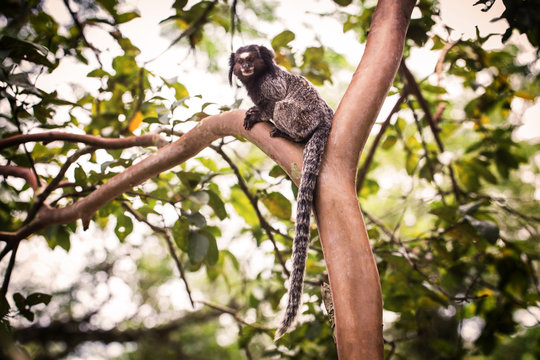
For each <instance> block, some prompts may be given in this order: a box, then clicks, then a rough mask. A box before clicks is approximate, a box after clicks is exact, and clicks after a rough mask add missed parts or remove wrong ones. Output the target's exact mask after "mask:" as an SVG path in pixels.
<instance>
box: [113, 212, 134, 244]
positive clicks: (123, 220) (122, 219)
mask: <svg viewBox="0 0 540 360" xmlns="http://www.w3.org/2000/svg"><path fill="white" fill-rule="evenodd" d="M132 231H133V221H132V220H131V218H130V217H129V216H127V215H123V214H122V215H120V216H117V218H116V227H115V228H114V233H115V234H116V236H117V237H118V240H120V242H122V241H124V239H125V238H126V236H128V235H129V234H131V232H132Z"/></svg>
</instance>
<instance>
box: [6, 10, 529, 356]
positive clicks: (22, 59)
mask: <svg viewBox="0 0 540 360" xmlns="http://www.w3.org/2000/svg"><path fill="white" fill-rule="evenodd" d="M328 2H330V1H328ZM56 3H57V5H59V6H60V5H61V6H63V7H64V11H65V12H66V13H67V14H69V18H70V20H69V21H68V22H66V23H61V22H60V21H59V20H58V19H57V18H56V17H55V16H54V15H55V14H53V13H51V12H50V11H48V10H47V9H48V8H47V7H46V6H44V4H43V3H42V2H41V1H39V0H9V1H4V2H3V4H2V5H0V11H1V15H0V24H2V29H1V30H0V49H1V50H0V59H1V64H0V94H1V95H0V136H1V138H2V139H3V140H0V159H1V160H0V161H1V164H0V175H2V176H3V179H2V182H0V191H1V192H0V199H1V201H0V231H1V232H3V233H9V232H16V231H17V230H18V229H20V228H21V227H24V226H25V225H27V224H28V223H29V222H30V221H31V220H32V219H33V218H35V217H36V216H37V214H38V211H39V209H40V208H41V207H43V206H44V204H49V206H51V207H65V206H67V205H69V204H72V203H75V202H77V201H78V200H79V199H81V198H83V197H85V196H87V195H88V194H89V193H91V192H93V191H94V190H95V189H96V188H99V186H100V185H101V184H104V183H106V182H107V181H108V180H109V179H111V178H112V177H113V176H115V175H117V174H119V173H121V172H122V171H124V170H125V169H127V168H129V167H130V166H132V165H134V164H135V163H137V162H138V161H139V160H140V159H141V158H144V157H146V156H147V155H149V154H150V153H153V152H154V151H155V150H156V146H155V145H162V144H160V143H159V141H158V142H145V143H143V142H140V143H139V142H137V143H135V144H132V145H130V146H129V147H128V146H127V145H118V146H110V145H108V144H113V143H114V141H112V142H111V143H107V144H105V143H101V142H97V140H95V139H100V138H106V139H113V140H114V139H119V138H126V137H128V136H130V135H135V136H137V137H138V138H139V139H143V137H144V136H149V137H151V136H153V135H155V134H159V135H161V138H159V139H163V138H164V139H166V140H167V141H173V140H175V139H177V138H178V137H179V136H182V131H185V130H186V129H189V128H190V127H192V126H197V122H198V121H200V120H201V119H203V118H204V117H206V116H208V115H209V114H213V113H216V112H219V111H223V110H226V109H230V108H234V107H238V106H239V105H240V103H241V101H240V100H239V101H236V102H234V103H233V104H232V105H231V104H227V103H220V104H214V103H212V102H211V100H207V99H204V98H203V99H200V96H194V95H193V94H191V92H190V83H182V82H180V81H179V79H170V78H167V77H165V76H162V75H160V74H159V73H158V72H156V71H151V70H150V69H151V63H152V62H153V61H156V59H157V60H159V58H160V57H163V56H166V54H167V52H164V53H162V54H154V55H155V56H153V57H152V59H149V58H148V57H146V58H145V61H142V60H141V55H142V54H141V51H140V50H139V48H138V47H137V46H135V45H134V39H130V38H128V37H127V36H125V35H124V33H123V30H122V29H123V28H122V25H123V24H126V23H129V22H131V21H134V20H135V19H137V18H138V17H139V16H140V14H139V12H138V11H137V9H135V8H133V7H132V6H131V5H130V4H129V2H128V3H127V4H118V3H117V2H116V1H114V0H96V1H89V0H79V1H69V0H64V1H63V2H62V3H60V1H57V2H56ZM187 3H188V2H187V1H178V0H177V1H175V2H174V3H173V4H172V12H171V13H172V15H171V16H169V17H167V18H164V19H163V21H162V25H161V26H162V28H163V29H164V30H163V31H164V33H165V35H166V36H167V37H168V38H169V40H170V50H168V51H172V50H173V49H174V48H182V49H184V48H186V49H191V50H190V54H189V56H190V57H195V58H199V59H200V62H198V63H197V62H195V64H199V66H200V67H201V69H200V70H201V71H210V72H212V73H213V74H215V79H216V84H217V85H216V86H218V85H219V86H225V81H226V65H227V53H228V50H230V48H229V47H228V46H227V45H226V43H227V42H228V43H234V44H235V45H236V44H237V43H238V42H239V41H238V39H237V38H238V37H241V38H242V39H243V40H242V41H245V42H251V41H253V42H257V43H261V42H264V41H266V42H268V43H269V44H271V46H272V48H273V49H274V51H275V52H276V61H278V62H279V64H280V65H282V66H284V67H285V68H287V69H289V70H291V71H295V72H297V73H301V74H302V75H304V76H306V77H307V78H308V79H309V80H310V81H312V82H313V83H314V84H316V85H318V86H321V88H320V89H321V92H322V94H323V96H325V97H328V99H329V101H330V102H331V105H332V106H333V107H335V106H337V103H338V102H339V97H335V96H336V95H335V92H336V91H339V92H343V90H344V88H345V86H346V83H345V82H344V81H343V80H340V79H342V78H343V76H340V74H341V75H343V73H344V72H345V73H350V72H352V71H353V69H354V66H353V65H351V64H349V63H348V62H347V60H346V59H347V57H346V56H345V55H344V54H340V53H338V52H337V51H336V50H335V49H334V48H332V46H331V45H330V46H329V44H326V43H323V42H322V41H321V40H319V38H318V36H317V34H316V33H315V35H314V38H315V40H314V42H313V43H312V44H311V45H309V46H307V45H306V44H304V43H302V42H301V41H296V37H297V35H296V34H295V32H293V31H291V30H290V29H285V28H283V26H282V25H280V19H279V18H277V17H276V15H275V6H276V4H274V3H273V2H252V1H248V0H246V1H217V0H216V1H200V2H190V4H187ZM334 3H335V4H334V5H335V11H331V12H325V13H321V14H320V17H321V19H325V18H335V19H336V20H337V21H339V22H340V23H341V24H342V27H343V32H344V33H345V34H343V35H342V36H347V35H350V33H354V35H355V36H356V38H357V40H358V42H365V40H366V35H367V31H368V29H369V22H370V16H371V14H372V13H373V9H374V4H373V3H372V2H370V1H354V2H353V1H337V0H334ZM480 3H484V4H485V3H486V2H480ZM504 3H505V4H506V5H508V4H512V6H510V7H508V8H507V11H506V12H505V13H503V15H502V16H503V17H506V19H507V20H508V23H509V24H510V26H509V32H506V33H505V34H504V40H505V43H504V45H501V46H500V47H499V48H496V49H490V50H487V47H486V46H485V44H486V42H488V41H490V39H492V38H494V37H499V38H500V37H502V35H503V34H498V35H490V36H484V37H482V36H481V35H480V32H477V36H476V37H475V38H473V39H457V38H456V37H455V36H454V34H452V32H451V31H450V30H448V31H443V30H441V27H440V26H438V25H440V23H441V19H440V17H439V12H438V11H439V10H438V4H437V2H433V1H428V0H421V1H420V2H419V3H418V4H417V7H418V10H419V11H418V12H417V15H415V17H414V18H413V20H412V22H411V25H410V28H409V35H408V40H407V43H406V51H405V55H404V61H403V63H402V67H401V69H400V72H399V74H398V76H397V77H396V80H395V82H394V87H393V91H392V94H391V95H392V98H390V100H389V101H391V102H392V104H393V103H396V106H394V109H393V110H392V112H391V114H389V115H388V118H387V119H386V120H384V121H383V122H381V123H380V124H379V125H378V126H376V127H375V129H374V130H375V131H374V134H373V138H372V139H370V141H369V142H368V145H367V147H366V150H365V155H364V156H363V157H362V159H361V163H360V166H359V186H358V196H359V201H360V204H361V206H362V208H363V210H364V214H365V218H366V222H367V224H368V231H369V235H370V238H371V241H372V247H373V252H374V255H375V258H376V261H377V265H378V268H379V272H380V278H381V284H382V291H383V299H384V309H385V319H386V320H385V324H384V325H385V327H384V337H385V342H386V343H385V350H386V352H387V356H388V358H403V359H425V358H433V359H456V358H465V359H479V358H492V359H499V358H500V359H509V358H522V359H533V358H535V357H536V358H538V357H540V347H539V346H538V344H539V343H540V341H539V340H540V332H539V331H538V323H539V322H540V311H539V302H540V288H539V286H540V283H539V280H538V276H539V272H540V269H539V265H540V263H539V260H540V259H539V256H540V245H539V240H540V234H539V227H538V225H539V223H540V216H539V214H540V204H539V203H538V198H539V193H538V191H539V190H538V183H539V182H538V181H539V179H540V174H539V171H538V170H539V167H540V162H539V155H538V151H539V149H540V148H539V144H540V143H539V141H538V140H539V137H538V136H539V135H540V134H536V137H535V138H534V137H530V138H531V140H528V141H520V140H519V139H518V138H517V137H516V136H515V134H516V130H517V129H518V128H519V126H520V124H521V121H522V116H523V113H524V111H523V109H524V108H525V107H526V106H528V105H530V104H532V103H533V102H534V101H537V99H538V96H539V95H540V76H539V74H538V69H539V67H538V60H537V58H536V57H534V59H533V60H532V61H523V60H519V61H518V55H520V53H521V52H522V51H523V49H522V48H520V46H517V45H516V44H515V42H513V38H511V37H510V35H511V34H512V29H517V30H519V31H520V32H522V33H525V34H526V35H527V37H528V39H529V41H530V43H531V44H532V45H533V46H534V47H537V46H538V28H537V26H538V25H537V24H538V23H540V22H538V21H534V19H533V20H531V21H529V20H526V19H529V17H526V18H524V17H520V16H516V15H515V14H520V13H521V12H520V8H519V7H518V6H516V5H514V2H507V1H504ZM507 3H508V4H507ZM529 3H534V1H530V2H527V1H524V2H520V4H522V6H523V7H524V8H526V6H531V7H532V6H533V5H530V4H529ZM285 6H286V5H285ZM470 6H471V9H472V6H473V3H472V2H471V4H470ZM533 8H534V7H533ZM486 10H488V9H486ZM464 11H465V10H464ZM527 14H528V16H530V17H534V16H537V14H538V12H537V11H536V12H535V11H528V12H527ZM261 24H271V25H272V24H273V25H274V27H273V29H276V28H280V27H281V28H280V30H279V31H277V32H273V33H271V34H266V33H264V31H263V30H262V29H263V28H264V29H269V28H270V27H268V26H262V25H261ZM94 31H97V32H99V33H100V34H101V36H102V37H103V39H106V40H103V41H104V42H105V43H106V44H113V45H112V46H109V45H102V44H100V43H99V42H97V41H96V40H95V38H92V39H90V37H89V34H91V33H92V32H94ZM311 31H313V32H316V31H317V30H316V29H311ZM319 31H320V30H319ZM516 33H517V32H516ZM226 39H227V40H226ZM261 39H262V40H261ZM132 41H133V42H132ZM110 47H111V48H112V50H111V49H110ZM418 48H423V49H426V50H430V51H431V52H433V53H435V54H437V55H438V58H439V60H438V63H437V66H436V67H435V68H434V69H433V74H432V75H430V76H428V77H426V78H423V79H419V78H416V77H415V75H414V72H411V71H410V69H409V67H408V65H411V64H409V62H408V59H409V56H412V54H414V52H415V51H416V50H417V49H418ZM534 51H535V52H536V49H535V50H534ZM111 54H112V55H111ZM66 59H70V61H72V62H74V63H78V64H85V65H87V66H88V67H89V69H90V70H89V72H88V74H87V77H88V79H89V80H88V84H90V85H88V84H76V85H77V86H76V87H74V89H73V93H72V94H71V96H72V98H70V99H66V98H64V97H62V96H60V95H59V93H58V92H56V91H52V92H51V91H45V90H44V89H43V88H41V87H40V86H39V84H40V77H41V76H43V74H50V73H52V74H53V75H54V72H55V69H57V68H58V69H62V66H61V63H62V62H63V61H66ZM179 66H182V62H181V63H180V65H179ZM96 84H97V86H96ZM450 84H451V86H452V87H453V88H454V89H455V87H456V86H457V87H458V88H459V91H457V92H456V90H453V91H449V90H448V89H447V86H449V85H450ZM456 84H457V85H456ZM207 86H209V87H212V86H214V85H213V84H207ZM224 89H225V90H224V91H228V90H226V88H225V87H224ZM231 92H232V91H231ZM456 94H457V95H456ZM237 96H238V99H241V98H242V97H243V95H242V93H241V92H238V95H237ZM333 96H334V97H335V98H334V97H333ZM224 101H225V100H224ZM246 106H247V105H246V104H245V103H244V104H243V107H246ZM51 130H53V131H55V132H54V133H52V135H51V137H50V138H47V139H46V138H42V139H40V140H39V141H35V140H28V142H26V141H24V142H22V141H21V142H17V143H10V142H9V141H11V140H9V139H13V137H14V136H16V135H27V134H35V133H41V132H43V131H51ZM60 132H62V134H64V133H70V134H78V135H80V137H76V138H75V137H73V138H70V137H68V136H61V135H60ZM85 135H91V136H88V137H86V136H85ZM152 139H154V138H152ZM141 141H142V140H141ZM21 178H22V179H23V180H24V181H21ZM295 194H296V187H295V186H294V184H292V182H291V181H290V180H289V179H288V178H287V176H286V175H285V173H284V172H283V171H282V170H281V169H280V168H279V167H277V166H274V165H273V164H272V163H271V162H269V160H268V159H267V158H266V157H265V156H264V154H263V153H262V152H260V151H258V150H257V149H256V148H255V147H254V146H252V145H251V144H249V143H246V142H245V141H243V139H237V138H234V139H233V138H230V139H229V138H226V139H224V140H223V141H218V142H216V143H215V144H214V145H213V146H211V147H210V148H209V149H207V150H205V151H204V152H202V153H201V154H200V155H199V156H198V157H196V158H194V159H191V160H189V161H187V162H186V163H183V164H181V165H179V166H176V167H174V168H173V169H172V170H171V171H167V172H164V173H161V174H159V175H158V176H155V177H153V178H152V179H150V180H148V181H147V182H145V183H144V184H142V185H140V186H136V187H134V188H133V189H132V191H129V192H128V193H125V194H124V195H123V196H121V197H118V198H116V199H115V200H114V201H112V202H110V203H108V204H107V205H106V206H104V207H102V208H101V209H100V210H99V211H98V212H97V213H96V214H95V215H94V216H93V218H92V221H91V223H90V224H83V223H82V222H80V221H78V222H73V223H69V224H65V225H53V226H50V227H47V228H46V229H43V230H40V231H39V232H38V233H36V234H33V235H32V236H30V237H29V241H26V240H25V241H23V242H21V243H20V245H19V242H18V241H17V242H7V241H5V242H2V248H1V249H2V252H1V254H0V256H1V258H0V261H1V262H0V269H1V271H2V272H1V274H2V277H3V279H4V281H3V285H2V289H1V294H0V318H1V320H0V347H1V349H2V350H0V358H10V357H12V356H13V357H14V356H15V355H14V354H16V353H17V354H19V355H21V356H22V354H24V353H29V354H31V356H32V357H34V358H36V359H49V358H70V356H73V357H72V358H84V357H85V356H88V354H92V353H93V354H102V356H103V357H110V358H113V357H114V358H118V359H146V358H156V359H178V358H186V359H215V358H220V359H238V358H248V359H258V358H264V357H268V358H290V359H307V358H314V359H320V358H324V359H332V358H336V352H335V346H334V343H333V339H332V333H331V330H330V326H329V324H328V318H327V316H326V311H325V310H323V308H324V305H323V300H322V297H321V288H320V285H321V283H322V282H324V281H326V274H325V271H326V269H325V265H324V260H323V256H322V250H321V247H320V244H319V242H318V239H317V231H316V229H315V227H313V231H312V236H313V241H312V245H311V247H312V250H311V251H310V254H309V259H308V264H307V284H306V290H305V291H306V294H307V295H306V296H305V299H304V304H305V307H304V313H303V316H302V317H301V319H300V320H301V321H300V322H299V323H298V326H297V328H296V330H295V331H293V332H291V333H290V334H288V335H286V336H285V337H284V338H283V339H281V340H280V341H278V342H277V343H276V344H274V343H273V342H272V334H273V331H272V327H273V326H274V325H275V324H276V321H277V318H278V317H279V316H278V312H279V310H280V309H281V308H282V304H281V305H280V301H281V302H282V297H283V295H284V294H285V291H286V289H285V287H284V285H283V283H284V281H285V278H286V276H285V274H286V273H287V272H286V271H285V269H284V268H285V266H286V264H285V263H286V261H287V260H288V258H289V256H290V253H291V251H290V250H291V246H292V243H291V236H292V234H293V231H294V227H293V219H292V214H293V211H292V209H293V208H294V195H295ZM86 227H89V229H88V230H86V233H88V232H92V235H91V236H86V237H85V235H84V234H86V233H85V232H83V228H86ZM104 237H105V238H108V239H107V240H104V242H103V243H101V242H99V241H98V239H97V238H104ZM81 238H86V239H88V241H90V238H94V239H95V240H93V241H96V243H97V246H99V247H101V248H100V250H99V251H98V250H96V249H94V250H92V251H91V252H90V253H89V254H91V255H92V256H88V258H85V259H84V261H85V264H84V271H83V272H82V273H80V274H76V275H74V276H76V277H77V278H76V279H71V281H69V282H67V284H64V285H63V287H56V288H53V287H52V286H51V284H47V283H36V282H35V281H33V280H32V279H31V278H27V277H25V276H24V274H21V275H20V276H16V275H17V273H18V271H22V270H19V269H24V268H25V265H26V264H27V263H34V264H35V265H36V266H38V267H44V268H46V267H48V265H47V264H46V263H45V262H44V261H43V260H40V259H39V258H28V256H26V257H24V254H23V252H24V251H25V250H28V249H29V248H30V247H38V248H39V245H40V244H42V243H43V242H45V241H46V243H47V244H48V246H49V247H50V249H53V250H44V249H43V248H41V251H48V252H53V251H54V253H55V254H58V252H59V249H63V250H62V252H64V251H65V252H68V256H66V257H65V258H66V259H68V258H69V256H71V255H70V254H71V253H72V252H73V251H74V247H75V246H82V242H81V241H80V239H81ZM111 238H112V240H111ZM245 249H247V250H245ZM21 257H24V260H19V261H17V262H15V260H16V258H17V259H20V258H21ZM46 258H47V259H50V258H52V257H46ZM12 277H13V279H14V280H13V281H11V283H10V278H12ZM179 279H181V281H179ZM118 288H122V289H123V288H127V289H128V290H127V291H128V293H129V294H131V297H130V298H129V299H127V300H126V301H127V302H128V303H125V304H123V306H124V309H123V310H124V311H125V314H123V315H122V318H121V319H120V320H111V319H112V318H114V317H112V318H110V313H107V312H105V311H104V310H103V309H106V308H107V306H108V304H109V303H110V302H111V301H113V300H114V297H115V294H116V293H117V291H118ZM172 288H175V289H176V290H178V289H181V290H182V291H185V293H186V294H188V296H185V297H183V298H182V299H183V300H184V301H183V302H184V304H182V305H176V304H175V300H174V299H172V296H170V295H171V294H172V293H173V292H174V291H173V290H171V289H172ZM176 293H177V292H176ZM203 299H206V300H203ZM190 303H191V304H192V305H193V306H194V307H193V309H194V310H193V309H190V306H191V305H189V304H190ZM45 305H46V306H45ZM179 309H180V310H179ZM358 311H362V309H358ZM107 344H111V345H107ZM119 344H120V345H119ZM76 356H79V357H76Z"/></svg>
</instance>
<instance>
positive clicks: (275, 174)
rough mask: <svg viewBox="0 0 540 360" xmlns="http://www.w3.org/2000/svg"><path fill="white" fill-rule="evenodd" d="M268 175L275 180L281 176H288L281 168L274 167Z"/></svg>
mask: <svg viewBox="0 0 540 360" xmlns="http://www.w3.org/2000/svg"><path fill="white" fill-rule="evenodd" d="M268 175H270V176H271V177H273V178H278V177H280V176H287V173H286V172H285V171H283V169H282V168H281V166H279V165H274V166H273V167H272V169H271V170H270V172H269V173H268Z"/></svg>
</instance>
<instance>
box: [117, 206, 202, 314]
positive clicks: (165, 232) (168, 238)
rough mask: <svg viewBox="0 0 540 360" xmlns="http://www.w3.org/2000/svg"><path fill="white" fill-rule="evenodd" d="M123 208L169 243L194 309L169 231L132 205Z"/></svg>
mask: <svg viewBox="0 0 540 360" xmlns="http://www.w3.org/2000/svg"><path fill="white" fill-rule="evenodd" d="M122 206H123V207H124V209H126V210H127V211H128V212H129V213H130V214H131V215H133V216H134V217H135V218H136V219H137V220H138V221H140V222H143V223H145V224H146V225H148V226H149V227H150V228H151V229H152V230H153V231H155V232H157V233H160V234H162V235H163V237H164V238H165V242H166V243H167V247H168V249H169V254H171V257H172V258H173V260H174V263H175V264H176V268H177V269H178V272H180V277H181V278H182V281H184V285H185V286H186V292H187V294H188V298H189V301H190V302H191V306H192V307H193V308H194V307H195V302H194V301H193V297H192V296H191V289H190V287H189V283H188V281H187V277H186V272H185V271H184V266H183V265H182V262H181V261H180V258H179V257H178V254H177V253H176V251H175V249H174V244H173V241H172V235H171V232H170V231H169V229H167V228H164V227H160V226H157V225H154V224H152V223H151V222H150V221H148V220H147V219H146V218H145V217H144V216H142V214H140V213H139V212H138V211H137V210H135V209H133V208H132V207H131V205H130V204H128V203H126V202H123V203H122Z"/></svg>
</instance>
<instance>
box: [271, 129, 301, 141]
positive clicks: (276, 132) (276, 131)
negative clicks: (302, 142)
mask: <svg viewBox="0 0 540 360" xmlns="http://www.w3.org/2000/svg"><path fill="white" fill-rule="evenodd" d="M270 136H271V137H282V138H284V139H287V140H289V141H293V142H296V140H295V139H293V138H292V137H290V136H289V134H287V133H286V132H283V131H281V130H279V129H278V128H277V127H274V128H272V130H270Z"/></svg>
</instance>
